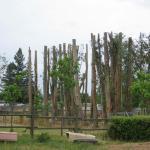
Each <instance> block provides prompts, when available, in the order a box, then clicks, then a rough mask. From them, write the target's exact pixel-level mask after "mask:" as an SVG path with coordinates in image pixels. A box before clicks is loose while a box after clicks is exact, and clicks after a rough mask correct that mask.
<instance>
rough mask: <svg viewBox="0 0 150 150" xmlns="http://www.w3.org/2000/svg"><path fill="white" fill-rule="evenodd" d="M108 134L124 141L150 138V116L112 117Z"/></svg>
mask: <svg viewBox="0 0 150 150" xmlns="http://www.w3.org/2000/svg"><path fill="white" fill-rule="evenodd" d="M108 135H109V137H110V138H112V139H118V140H126V141H129V140H130V141H138V140H150V116H131V117H113V118H112V119H111V122H110V127H109V130H108Z"/></svg>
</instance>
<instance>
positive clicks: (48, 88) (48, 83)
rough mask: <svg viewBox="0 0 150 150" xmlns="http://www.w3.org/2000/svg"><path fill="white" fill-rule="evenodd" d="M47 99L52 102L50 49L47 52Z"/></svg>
mask: <svg viewBox="0 0 150 150" xmlns="http://www.w3.org/2000/svg"><path fill="white" fill-rule="evenodd" d="M47 63H48V64H47V76H48V77H47V97H48V100H50V75H49V73H50V49H48V51H47Z"/></svg>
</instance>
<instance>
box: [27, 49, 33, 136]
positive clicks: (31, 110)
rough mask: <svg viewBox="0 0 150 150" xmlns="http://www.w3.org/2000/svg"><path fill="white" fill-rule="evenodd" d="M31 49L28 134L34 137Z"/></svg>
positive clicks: (29, 60) (29, 61)
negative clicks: (29, 124) (29, 126)
mask: <svg viewBox="0 0 150 150" xmlns="http://www.w3.org/2000/svg"><path fill="white" fill-rule="evenodd" d="M31 65H32V63H31V50H30V48H29V59H28V77H29V80H28V95H29V106H30V113H31V120H30V123H31V129H30V134H31V138H33V137H34V99H33V98H32V73H31V71H32V69H31Z"/></svg>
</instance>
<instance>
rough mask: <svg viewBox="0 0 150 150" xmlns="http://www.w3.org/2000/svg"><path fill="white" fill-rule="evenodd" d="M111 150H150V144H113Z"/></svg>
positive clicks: (110, 146)
mask: <svg viewBox="0 0 150 150" xmlns="http://www.w3.org/2000/svg"><path fill="white" fill-rule="evenodd" d="M108 149H109V150H150V142H142V143H125V144H112V145H109V146H108Z"/></svg>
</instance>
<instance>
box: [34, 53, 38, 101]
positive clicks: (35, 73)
mask: <svg viewBox="0 0 150 150" xmlns="http://www.w3.org/2000/svg"><path fill="white" fill-rule="evenodd" d="M34 82H35V87H34V100H35V101H36V100H37V96H38V73H37V51H35V58H34Z"/></svg>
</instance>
